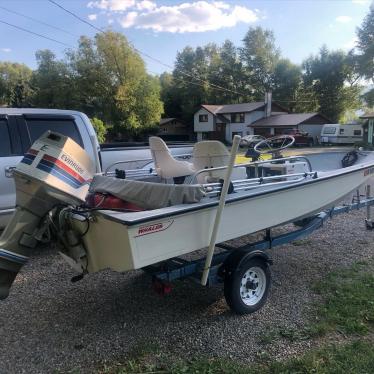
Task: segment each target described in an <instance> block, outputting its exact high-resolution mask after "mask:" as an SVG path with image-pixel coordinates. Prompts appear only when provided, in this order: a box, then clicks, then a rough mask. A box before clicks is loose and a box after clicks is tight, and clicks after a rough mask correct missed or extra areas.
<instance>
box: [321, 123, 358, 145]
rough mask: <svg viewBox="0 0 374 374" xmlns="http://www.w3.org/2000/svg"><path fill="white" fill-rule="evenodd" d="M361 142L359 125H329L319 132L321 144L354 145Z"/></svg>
mask: <svg viewBox="0 0 374 374" xmlns="http://www.w3.org/2000/svg"><path fill="white" fill-rule="evenodd" d="M362 140H363V130H362V126H361V125H356V124H347V125H341V124H339V123H329V124H326V125H323V127H322V130H321V143H322V144H354V143H359V142H361V141H362Z"/></svg>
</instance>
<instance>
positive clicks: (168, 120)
mask: <svg viewBox="0 0 374 374" xmlns="http://www.w3.org/2000/svg"><path fill="white" fill-rule="evenodd" d="M174 120H177V118H161V119H160V125H165V124H166V123H169V122H171V121H174Z"/></svg>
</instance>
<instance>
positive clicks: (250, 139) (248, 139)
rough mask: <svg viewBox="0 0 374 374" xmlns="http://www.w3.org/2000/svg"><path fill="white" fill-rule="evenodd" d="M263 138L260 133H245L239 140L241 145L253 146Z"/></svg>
mask: <svg viewBox="0 0 374 374" xmlns="http://www.w3.org/2000/svg"><path fill="white" fill-rule="evenodd" d="M264 139H265V138H264V137H263V136H261V135H246V136H243V137H242V138H241V140H240V146H241V147H254V146H255V145H256V144H257V143H259V142H261V141H262V140H264Z"/></svg>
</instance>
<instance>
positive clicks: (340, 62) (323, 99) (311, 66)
mask: <svg viewBox="0 0 374 374" xmlns="http://www.w3.org/2000/svg"><path fill="white" fill-rule="evenodd" d="M303 67H304V70H305V72H304V84H305V86H306V87H311V88H312V89H313V91H314V93H315V95H316V97H317V100H318V104H319V111H320V112H322V113H323V114H324V115H326V116H327V117H328V118H330V119H331V120H332V121H339V119H340V118H341V117H342V116H343V115H344V113H345V111H349V110H351V109H357V108H358V107H359V106H360V102H359V92H360V87H359V86H358V85H357V84H356V79H357V78H356V77H355V71H354V66H353V64H352V59H351V56H350V55H348V54H346V53H344V52H343V51H329V50H328V49H327V47H325V46H324V47H322V48H321V50H320V52H319V54H318V55H317V56H311V57H309V58H308V59H307V60H305V61H304V63H303Z"/></svg>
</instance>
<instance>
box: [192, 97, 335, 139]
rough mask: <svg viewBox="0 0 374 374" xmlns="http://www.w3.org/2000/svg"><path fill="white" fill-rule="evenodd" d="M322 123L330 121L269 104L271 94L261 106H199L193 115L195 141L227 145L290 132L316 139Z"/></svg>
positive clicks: (245, 104) (317, 115)
mask: <svg viewBox="0 0 374 374" xmlns="http://www.w3.org/2000/svg"><path fill="white" fill-rule="evenodd" d="M325 123H331V121H330V120H329V119H327V118H326V117H324V116H323V115H321V114H319V113H288V111H287V109H285V108H283V107H282V106H280V105H279V104H277V103H275V102H272V100H271V93H270V92H268V93H266V94H265V100H264V101H260V102H253V103H242V104H230V105H202V106H201V108H200V109H199V110H198V111H197V112H196V113H195V115H194V130H195V132H196V134H197V140H198V141H200V140H203V139H211V140H213V139H216V140H221V141H226V142H228V143H230V142H231V140H232V138H233V136H234V135H240V136H245V135H252V134H256V135H257V134H259V135H265V136H275V135H280V134H283V133H285V132H286V131H287V130H289V129H298V130H300V131H306V132H308V133H310V134H311V135H312V136H313V137H315V138H317V137H319V136H320V133H321V129H322V126H323V125H324V124H325ZM316 140H317V139H316Z"/></svg>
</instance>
